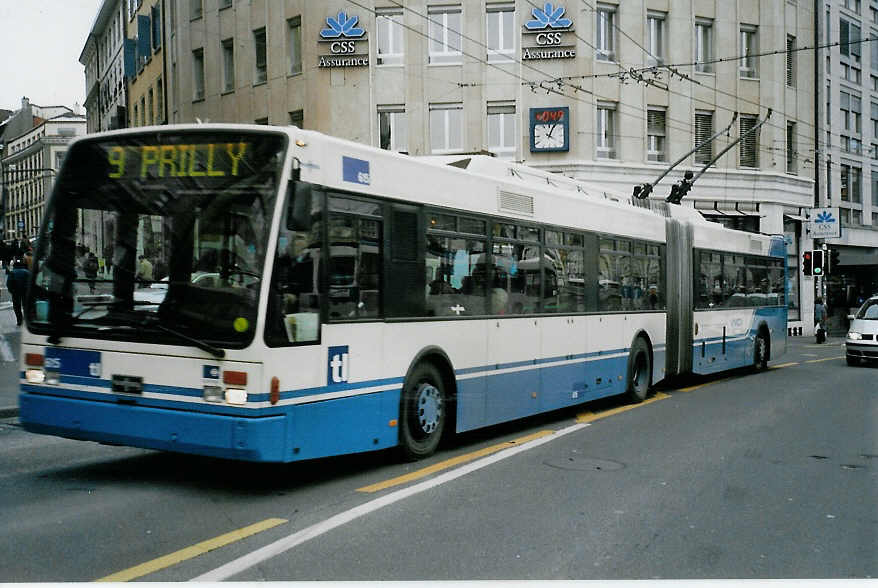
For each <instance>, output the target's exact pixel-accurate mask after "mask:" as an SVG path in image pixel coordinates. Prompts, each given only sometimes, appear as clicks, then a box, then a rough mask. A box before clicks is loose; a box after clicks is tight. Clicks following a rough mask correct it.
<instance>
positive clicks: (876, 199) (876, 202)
mask: <svg viewBox="0 0 878 588" xmlns="http://www.w3.org/2000/svg"><path fill="white" fill-rule="evenodd" d="M56 167H60V166H56ZM875 207H878V170H874V169H873V170H872V208H875ZM874 214H878V212H876V213H874ZM872 224H875V223H872Z"/></svg>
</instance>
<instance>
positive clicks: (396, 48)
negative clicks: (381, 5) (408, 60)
mask: <svg viewBox="0 0 878 588" xmlns="http://www.w3.org/2000/svg"><path fill="white" fill-rule="evenodd" d="M376 28H377V34H378V65H402V64H403V57H404V54H405V42H404V39H405V34H404V29H403V27H402V8H392V9H391V8H385V9H378V10H377V18H376Z"/></svg>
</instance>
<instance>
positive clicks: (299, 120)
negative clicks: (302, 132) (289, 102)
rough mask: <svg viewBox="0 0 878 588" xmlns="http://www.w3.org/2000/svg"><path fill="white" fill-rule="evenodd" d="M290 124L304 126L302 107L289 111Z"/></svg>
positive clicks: (301, 127) (302, 127)
mask: <svg viewBox="0 0 878 588" xmlns="http://www.w3.org/2000/svg"><path fill="white" fill-rule="evenodd" d="M290 124H291V125H293V126H294V127H299V128H300V129H304V128H305V111H303V110H302V109H299V110H294V111H292V112H291V113H290Z"/></svg>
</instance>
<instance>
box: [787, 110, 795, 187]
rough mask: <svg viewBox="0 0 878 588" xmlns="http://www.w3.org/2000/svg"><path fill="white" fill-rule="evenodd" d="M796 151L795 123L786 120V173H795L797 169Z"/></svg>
mask: <svg viewBox="0 0 878 588" xmlns="http://www.w3.org/2000/svg"><path fill="white" fill-rule="evenodd" d="M796 159H797V153H796V123H794V122H788V123H787V173H788V174H795V173H796V171H797V165H796Z"/></svg>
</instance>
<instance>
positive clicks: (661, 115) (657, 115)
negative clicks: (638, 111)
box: [646, 110, 665, 136]
mask: <svg viewBox="0 0 878 588" xmlns="http://www.w3.org/2000/svg"><path fill="white" fill-rule="evenodd" d="M646 132H647V134H649V135H661V136H664V135H665V111H664V110H649V111H647V113H646Z"/></svg>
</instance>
